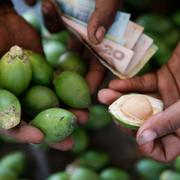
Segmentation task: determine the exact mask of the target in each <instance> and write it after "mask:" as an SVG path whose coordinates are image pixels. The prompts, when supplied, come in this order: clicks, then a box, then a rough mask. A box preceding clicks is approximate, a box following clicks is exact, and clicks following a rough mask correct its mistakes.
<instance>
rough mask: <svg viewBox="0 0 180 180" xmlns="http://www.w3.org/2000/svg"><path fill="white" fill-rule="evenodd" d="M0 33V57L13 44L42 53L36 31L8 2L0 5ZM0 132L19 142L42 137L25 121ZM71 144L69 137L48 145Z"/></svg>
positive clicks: (67, 147)
mask: <svg viewBox="0 0 180 180" xmlns="http://www.w3.org/2000/svg"><path fill="white" fill-rule="evenodd" d="M0 34H1V35H0V42H1V43H0V57H1V56H2V55H3V54H4V53H6V52H7V51H8V50H9V49H10V47H11V46H13V45H15V44H16V45H19V46H21V47H24V48H26V49H31V50H33V51H35V52H38V53H43V50H42V46H41V39H40V37H39V35H38V33H37V32H36V31H35V30H34V29H33V27H31V25H29V24H28V23H27V22H26V21H25V20H24V19H23V18H21V17H20V16H19V15H18V14H17V13H16V11H15V10H14V9H13V7H12V6H11V5H9V4H8V3H7V4H6V3H4V4H3V6H0ZM0 134H3V135H7V136H9V137H12V138H14V139H15V140H16V141H17V142H20V143H41V142H42V141H43V138H44V136H43V133H42V132H41V131H40V130H39V129H37V128H35V127H33V126H31V125H29V124H27V123H25V122H22V123H21V124H20V125H19V126H17V127H15V128H13V129H11V130H8V131H6V130H2V129H0ZM72 145H73V140H72V138H71V137H69V138H67V139H66V140H64V141H61V142H59V143H56V144H51V145H50V146H51V147H53V148H56V149H60V150H68V149H70V148H71V147H72Z"/></svg>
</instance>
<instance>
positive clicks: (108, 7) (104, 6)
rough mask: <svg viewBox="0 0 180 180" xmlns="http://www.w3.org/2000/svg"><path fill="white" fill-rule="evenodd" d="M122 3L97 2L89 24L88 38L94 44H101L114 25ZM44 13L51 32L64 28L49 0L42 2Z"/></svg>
mask: <svg viewBox="0 0 180 180" xmlns="http://www.w3.org/2000/svg"><path fill="white" fill-rule="evenodd" d="M120 2H121V1H118V0H108V1H106V2H105V1H104V0H96V7H95V11H94V13H93V14H92V16H91V18H90V20H89V23H88V36H89V39H90V41H91V42H92V43H94V44H99V43H100V42H101V41H102V40H103V38H104V35H105V33H106V31H107V30H108V28H109V26H110V25H111V24H112V22H113V20H114V17H115V14H116V12H117V10H118V8H119V7H120V4H121V3H120ZM42 12H43V15H44V22H45V24H46V27H47V28H48V29H49V30H50V32H58V31H60V30H62V29H63V28H64V26H63V24H62V21H61V20H60V17H59V15H58V13H57V12H56V8H55V7H54V5H53V4H52V2H51V1H49V0H44V1H43V2H42Z"/></svg>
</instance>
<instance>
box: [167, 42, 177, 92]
mask: <svg viewBox="0 0 180 180" xmlns="http://www.w3.org/2000/svg"><path fill="white" fill-rule="evenodd" d="M179 58H180V41H179V43H178V45H177V47H176V49H175V51H174V52H173V55H172V57H171V58H170V60H169V61H168V64H167V66H168V68H169V71H170V72H171V74H172V76H173V77H174V80H175V81H176V83H177V86H178V89H179V91H180V72H179V65H180V64H179Z"/></svg>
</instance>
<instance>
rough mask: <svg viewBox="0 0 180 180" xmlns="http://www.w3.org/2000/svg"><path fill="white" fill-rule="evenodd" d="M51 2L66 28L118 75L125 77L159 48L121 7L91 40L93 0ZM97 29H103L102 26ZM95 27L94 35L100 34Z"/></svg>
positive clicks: (145, 61) (132, 73)
mask: <svg viewBox="0 0 180 180" xmlns="http://www.w3.org/2000/svg"><path fill="white" fill-rule="evenodd" d="M52 2H54V4H55V6H56V8H57V10H58V11H59V12H62V13H61V17H62V20H63V22H64V23H65V25H66V26H67V28H68V29H69V30H70V31H71V32H73V33H74V34H75V35H76V36H77V37H78V38H79V39H80V40H81V41H82V42H83V44H85V45H86V46H87V47H88V48H89V49H90V50H91V51H92V53H93V54H94V55H95V56H96V57H97V58H98V59H99V60H100V62H101V63H102V64H103V65H104V66H106V67H107V68H108V69H109V70H111V71H112V72H113V74H115V75H116V76H118V77H119V78H122V79H125V78H129V77H133V76H134V75H136V74H137V73H138V72H139V71H140V70H141V69H142V68H143V67H144V65H145V64H146V63H147V62H148V61H149V60H150V58H151V57H152V56H153V55H154V53H155V52H156V51H157V49H158V48H157V46H156V45H155V44H154V43H153V39H152V38H150V37H148V36H147V35H145V34H143V30H144V28H143V27H142V26H140V25H138V24H136V23H134V22H132V21H130V14H128V13H124V12H120V11H118V12H117V13H116V16H115V19H114V21H113V24H112V25H111V26H110V28H109V30H108V31H107V32H106V35H105V38H104V39H103V41H102V43H100V44H96V43H92V42H91V41H90V40H89V33H88V28H89V23H91V18H92V17H93V15H94V13H93V12H94V10H95V8H96V1H95V0H54V1H52ZM109 8H110V9H111V7H109ZM102 9H103V8H102ZM107 11H108V9H107ZM98 18H99V17H97V19H98ZM96 21H97V20H96ZM100 29H101V31H103V30H102V29H103V28H100ZM98 31H100V30H98ZM98 31H96V33H97V34H96V35H98V36H99V37H100V36H101V35H100V34H101V33H98ZM104 33H105V30H104ZM102 37H103V36H102ZM102 37H101V38H102Z"/></svg>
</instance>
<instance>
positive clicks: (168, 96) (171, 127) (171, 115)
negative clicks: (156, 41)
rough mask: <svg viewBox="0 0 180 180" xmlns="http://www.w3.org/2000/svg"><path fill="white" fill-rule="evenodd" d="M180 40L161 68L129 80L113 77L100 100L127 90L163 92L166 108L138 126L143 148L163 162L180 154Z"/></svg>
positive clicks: (147, 153)
mask: <svg viewBox="0 0 180 180" xmlns="http://www.w3.org/2000/svg"><path fill="white" fill-rule="evenodd" d="M179 67H180V42H179V44H178V45H177V47H176V49H175V51H174V53H173V55H172V57H171V58H170V60H169V61H168V63H167V64H166V65H164V66H163V67H162V68H160V69H159V70H158V71H157V72H154V73H150V74H146V75H144V76H141V77H134V78H132V79H128V80H119V79H117V80H113V81H111V82H110V83H109V89H103V90H101V91H99V94H98V97H99V100H100V101H101V102H102V103H104V104H108V105H109V104H111V103H112V102H113V101H115V100H116V99H117V98H118V97H120V96H121V95H123V94H124V93H130V92H139V93H145V94H146V93H153V94H155V95H156V96H160V98H161V99H162V100H163V102H164V105H165V110H164V111H163V112H161V113H158V114H157V115H154V116H152V117H151V118H149V119H148V120H147V121H146V122H145V123H144V124H143V125H142V126H141V127H140V129H139V130H138V132H137V135H136V140H137V143H138V145H139V149H140V150H141V151H142V152H143V153H144V154H145V155H147V156H149V157H151V158H153V159H155V160H158V161H162V162H169V161H172V160H174V159H175V158H176V157H177V156H178V155H179V154H180V111H179V109H180V100H179V98H180V71H179Z"/></svg>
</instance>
